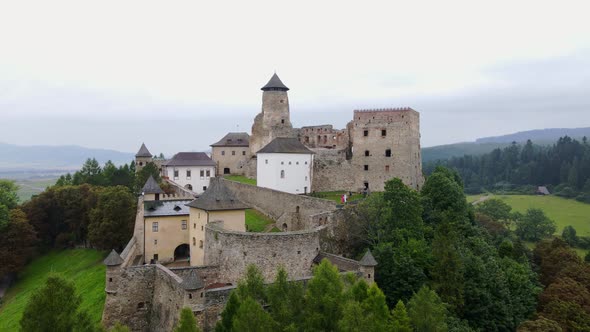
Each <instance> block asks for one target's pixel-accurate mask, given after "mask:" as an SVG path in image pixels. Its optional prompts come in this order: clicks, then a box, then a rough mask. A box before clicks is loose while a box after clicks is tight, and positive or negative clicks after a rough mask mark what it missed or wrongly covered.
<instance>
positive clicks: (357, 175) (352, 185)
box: [212, 73, 424, 191]
mask: <svg viewBox="0 0 590 332" xmlns="http://www.w3.org/2000/svg"><path fill="white" fill-rule="evenodd" d="M261 90H262V110H261V112H260V113H259V114H258V115H257V116H256V117H255V118H254V124H253V125H252V135H251V136H250V137H249V150H250V151H249V153H246V152H244V151H245V150H246V149H245V147H246V143H245V142H246V141H245V140H243V145H241V148H242V150H241V151H242V155H239V153H238V156H237V158H235V155H232V157H234V159H232V160H231V162H228V161H229V158H228V157H227V156H223V155H220V154H219V153H215V150H216V149H217V150H219V149H218V148H217V146H219V144H220V143H222V142H223V139H222V140H221V141H220V142H218V143H215V144H214V145H212V146H213V147H214V153H213V160H215V161H216V162H217V163H218V164H220V165H222V164H223V165H228V166H227V167H226V166H224V168H223V172H222V171H221V170H220V169H218V174H227V173H228V172H229V173H232V174H241V175H247V176H249V177H253V178H254V177H257V176H258V175H257V174H256V173H257V172H256V171H257V168H258V167H257V163H259V162H260V160H259V158H257V153H258V152H259V151H260V150H262V149H263V148H264V147H265V146H266V145H268V144H269V143H271V142H272V141H273V140H274V139H275V138H297V139H298V140H299V141H300V142H301V143H302V144H304V145H305V146H306V147H307V148H309V149H310V150H311V151H312V152H313V153H314V164H313V170H312V174H313V177H312V178H311V187H310V191H337V190H346V191H363V190H370V191H371V190H372V191H382V190H383V188H384V183H385V181H387V180H389V179H391V178H394V177H397V178H400V179H401V180H402V181H403V182H404V183H405V184H406V185H408V186H410V187H412V188H414V189H420V187H421V186H422V184H423V182H424V178H423V176H422V162H421V154H420V115H419V113H418V112H416V111H414V110H413V109H411V108H391V109H374V110H355V111H353V114H352V120H351V121H350V122H349V123H348V124H347V126H346V128H344V129H334V128H333V126H332V125H318V126H306V127H302V128H293V126H292V124H291V119H290V109H289V96H288V91H289V88H288V87H287V86H286V85H285V84H284V83H283V82H282V81H281V80H280V78H279V77H278V76H277V74H276V73H275V74H274V75H273V76H272V77H271V79H270V81H269V82H268V83H267V84H266V85H265V86H263V87H262V88H261ZM233 134H235V133H230V134H228V135H226V137H228V136H231V135H233ZM224 138H225V137H224ZM222 144H223V143H222ZM233 170H235V171H233ZM280 171H281V170H276V171H275V174H272V176H273V177H275V178H280ZM234 172H235V173H234ZM263 182H268V181H263Z"/></svg>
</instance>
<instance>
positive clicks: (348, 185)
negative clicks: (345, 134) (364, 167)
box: [311, 149, 355, 192]
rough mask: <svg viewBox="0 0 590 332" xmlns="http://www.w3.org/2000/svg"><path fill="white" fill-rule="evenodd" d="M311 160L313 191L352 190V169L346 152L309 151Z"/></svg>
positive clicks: (343, 150) (332, 150)
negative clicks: (312, 156)
mask: <svg viewBox="0 0 590 332" xmlns="http://www.w3.org/2000/svg"><path fill="white" fill-rule="evenodd" d="M311 150H312V151H313V152H315V157H314V159H313V181H312V185H311V190H312V192H313V191H337V190H354V186H355V181H354V176H352V174H354V173H353V172H354V169H353V167H352V164H351V162H350V160H349V159H348V156H347V150H345V149H340V150H335V149H311Z"/></svg>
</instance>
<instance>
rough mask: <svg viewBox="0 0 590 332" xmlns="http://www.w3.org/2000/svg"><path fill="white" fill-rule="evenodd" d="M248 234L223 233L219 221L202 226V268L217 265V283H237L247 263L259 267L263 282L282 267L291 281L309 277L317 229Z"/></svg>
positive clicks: (315, 252)
mask: <svg viewBox="0 0 590 332" xmlns="http://www.w3.org/2000/svg"><path fill="white" fill-rule="evenodd" d="M321 229H322V227H318V228H316V229H311V230H304V231H294V232H277V233H248V232H236V231H228V230H224V229H223V228H222V227H221V225H220V224H219V223H218V222H215V221H214V222H210V223H208V224H207V225H206V226H205V265H216V266H219V280H223V281H225V282H229V283H233V284H236V283H237V282H238V280H240V279H242V278H243V276H244V273H245V271H246V268H247V266H248V265H250V264H255V265H256V266H258V268H259V269H260V271H261V272H262V275H263V276H264V278H265V280H267V281H271V280H274V278H275V276H276V273H277V267H278V266H280V265H282V266H283V267H284V268H285V270H286V271H287V273H288V275H289V277H290V278H293V279H298V278H302V277H305V276H309V275H311V268H312V265H313V260H314V258H315V257H316V256H317V255H318V254H319V253H320V230H321Z"/></svg>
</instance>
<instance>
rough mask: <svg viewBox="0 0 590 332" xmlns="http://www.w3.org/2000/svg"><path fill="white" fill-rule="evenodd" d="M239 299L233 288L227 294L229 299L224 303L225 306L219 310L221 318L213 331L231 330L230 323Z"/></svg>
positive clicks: (223, 331) (239, 302)
mask: <svg viewBox="0 0 590 332" xmlns="http://www.w3.org/2000/svg"><path fill="white" fill-rule="evenodd" d="M240 304H241V301H240V299H239V297H238V293H237V292H236V291H235V290H234V291H232V292H231V294H230V295H229V299H228V300H227V303H226V304H225V308H223V311H222V312H221V320H219V321H218V322H217V324H216V325H215V332H230V331H232V328H233V327H232V324H233V319H234V316H235V315H236V313H237V311H238V309H239V308H240Z"/></svg>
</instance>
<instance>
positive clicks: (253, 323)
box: [232, 297, 276, 332]
mask: <svg viewBox="0 0 590 332" xmlns="http://www.w3.org/2000/svg"><path fill="white" fill-rule="evenodd" d="M232 328H233V331H240V332H242V331H243V332H258V331H260V332H267V331H274V330H276V323H275V322H274V321H273V320H272V317H270V314H269V313H267V312H266V311H264V309H262V306H261V305H260V304H259V303H258V302H256V301H255V300H254V299H252V298H251V297H248V298H246V299H245V300H244V301H242V303H241V304H240V307H239V309H238V311H237V312H236V315H235V316H234V319H233V322H232Z"/></svg>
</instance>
